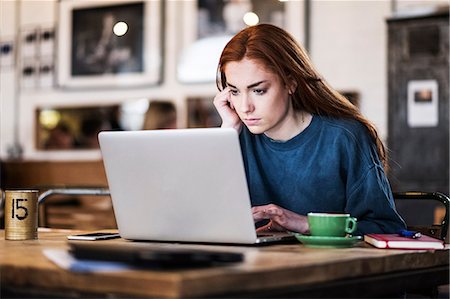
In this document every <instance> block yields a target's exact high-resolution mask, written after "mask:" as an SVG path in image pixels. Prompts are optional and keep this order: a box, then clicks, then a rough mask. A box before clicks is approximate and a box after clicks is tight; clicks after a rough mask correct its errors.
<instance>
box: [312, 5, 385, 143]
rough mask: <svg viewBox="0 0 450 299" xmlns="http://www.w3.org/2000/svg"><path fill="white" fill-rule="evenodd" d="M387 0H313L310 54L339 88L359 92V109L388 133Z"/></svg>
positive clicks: (380, 131) (321, 70)
mask: <svg viewBox="0 0 450 299" xmlns="http://www.w3.org/2000/svg"><path fill="white" fill-rule="evenodd" d="M390 5H391V3H390V1H313V2H312V7H311V13H312V16H311V19H312V23H311V28H312V33H311V47H310V48H311V56H312V60H313V62H314V63H315V65H316V67H317V69H318V71H319V72H320V73H321V74H322V76H323V77H324V78H325V79H326V80H327V81H328V82H329V83H330V84H331V85H332V86H333V87H334V88H336V89H338V90H354V91H357V92H358V93H359V94H360V105H361V106H360V108H361V111H362V113H363V114H364V115H365V116H366V117H367V118H369V120H371V121H372V122H373V123H374V124H375V125H376V127H377V128H378V130H379V133H380V136H381V137H382V138H383V139H385V138H386V136H387V81H386V80H387V79H386V76H387V68H386V59H387V52H386V51H387V32H386V24H385V18H386V17H388V16H390V13H391V11H390Z"/></svg>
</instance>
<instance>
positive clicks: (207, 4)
mask: <svg viewBox="0 0 450 299" xmlns="http://www.w3.org/2000/svg"><path fill="white" fill-rule="evenodd" d="M177 3H179V5H180V6H181V9H182V10H183V15H182V16H181V18H180V20H179V24H178V26H179V30H180V31H181V32H183V34H182V35H181V36H180V37H179V39H178V40H177V42H178V43H179V46H178V48H179V49H180V53H179V57H178V61H177V79H178V81H180V82H181V83H189V84H191V83H192V84H193V83H211V82H215V79H216V71H217V63H218V60H219V57H220V54H221V53H222V50H223V48H224V47H225V45H226V44H227V43H228V41H229V40H230V39H231V38H232V37H233V36H234V35H235V34H236V33H238V32H239V31H240V30H241V29H244V28H245V27H247V26H251V25H256V24H258V23H270V24H273V25H276V26H279V27H282V28H285V29H287V30H289V31H290V32H291V33H295V35H298V34H297V32H296V30H300V29H297V28H301V24H298V23H297V22H300V20H301V19H302V18H299V17H298V15H299V13H300V12H301V11H302V9H301V8H302V6H303V1H280V0H233V1H231V0H196V1H179V2H177ZM292 13H293V14H294V15H293V16H292V15H291V14H292ZM293 28H294V29H295V30H293Z"/></svg>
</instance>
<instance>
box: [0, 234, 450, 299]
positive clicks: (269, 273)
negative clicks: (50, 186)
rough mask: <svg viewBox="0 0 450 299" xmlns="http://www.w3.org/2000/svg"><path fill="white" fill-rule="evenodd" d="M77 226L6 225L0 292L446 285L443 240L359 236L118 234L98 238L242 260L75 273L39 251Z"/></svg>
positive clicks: (289, 292)
mask: <svg viewBox="0 0 450 299" xmlns="http://www.w3.org/2000/svg"><path fill="white" fill-rule="evenodd" d="M76 232H77V231H69V230H54V229H42V228H41V229H40V230H39V239H38V240H29V241H6V240H5V239H4V231H0V271H1V272H0V279H1V291H2V294H0V297H3V296H6V295H8V294H16V295H17V294H18V293H19V294H20V293H21V292H22V293H24V294H27V296H28V297H30V296H33V294H35V295H36V296H43V294H44V296H47V297H49V296H51V295H52V294H54V295H55V296H64V297H79V296H86V294H91V295H90V296H91V298H92V296H94V297H105V296H110V295H111V294H114V295H115V296H119V297H121V296H123V297H159V298H161V297H168V298H179V297H220V296H224V297H249V296H257V297H287V296H293V295H295V296H300V295H304V296H312V294H314V295H315V296H316V295H317V296H326V297H334V296H354V297H364V296H374V297H377V296H380V295H381V294H382V293H384V292H389V293H392V292H397V291H402V290H403V289H404V288H405V287H406V286H408V285H409V286H413V287H414V286H415V287H417V286H420V287H423V288H426V287H430V286H433V285H441V284H448V283H449V277H448V271H449V247H448V245H447V247H446V249H445V250H436V251H424V250H422V251H419V250H383V249H376V248H373V247H371V246H369V245H368V244H365V243H364V242H361V243H360V244H357V246H355V247H353V248H344V249H334V248H333V249H317V248H306V247H304V246H303V245H301V244H300V243H298V244H287V245H272V246H265V247H251V246H213V245H192V244H191V245H188V244H171V243H169V244H168V243H142V242H130V241H125V240H122V239H116V240H108V241H101V242H111V243H112V242H114V243H118V242H121V243H125V242H126V243H128V244H130V246H161V247H163V246H174V247H188V248H201V249H210V250H220V251H223V250H226V251H231V252H242V253H244V254H245V261H244V262H242V263H238V264H233V265H229V266H218V267H208V268H201V269H184V270H149V269H148V270H147V269H146V270H126V271H120V272H102V273H100V272H96V273H75V272H70V271H68V270H64V269H62V268H60V267H58V266H56V265H55V264H53V263H52V262H51V261H50V260H48V259H47V258H46V257H45V256H44V255H43V249H45V248H60V249H67V248H68V245H67V241H66V236H67V235H69V234H73V233H76ZM336 291H339V292H340V293H339V295H338V293H335V292H336ZM5 294H6V295H5ZM2 295H3V296H2Z"/></svg>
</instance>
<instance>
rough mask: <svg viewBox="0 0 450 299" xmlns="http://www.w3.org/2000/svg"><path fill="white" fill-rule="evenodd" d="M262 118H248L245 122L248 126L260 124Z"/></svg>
mask: <svg viewBox="0 0 450 299" xmlns="http://www.w3.org/2000/svg"><path fill="white" fill-rule="evenodd" d="M260 120H261V119H260V118H246V119H245V124H246V125H247V126H256V125H258V124H259V121H260Z"/></svg>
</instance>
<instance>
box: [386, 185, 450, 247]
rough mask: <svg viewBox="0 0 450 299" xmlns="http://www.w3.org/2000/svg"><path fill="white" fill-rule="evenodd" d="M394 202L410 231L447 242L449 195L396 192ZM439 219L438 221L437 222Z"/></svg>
mask: <svg viewBox="0 0 450 299" xmlns="http://www.w3.org/2000/svg"><path fill="white" fill-rule="evenodd" d="M394 200H395V205H396V208H397V211H398V212H399V214H400V215H401V216H402V217H403V219H404V220H405V222H406V223H407V226H408V229H410V230H415V231H419V232H421V233H422V234H425V235H428V236H431V237H434V238H438V239H441V240H446V238H447V232H448V223H449V201H450V198H449V197H448V196H447V195H445V194H443V193H440V192H394ZM439 211H442V213H439ZM437 218H439V220H438V221H436V220H435V219H437ZM436 222H439V223H436Z"/></svg>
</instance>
